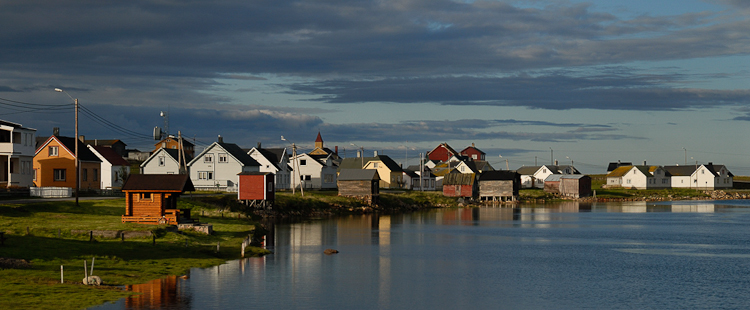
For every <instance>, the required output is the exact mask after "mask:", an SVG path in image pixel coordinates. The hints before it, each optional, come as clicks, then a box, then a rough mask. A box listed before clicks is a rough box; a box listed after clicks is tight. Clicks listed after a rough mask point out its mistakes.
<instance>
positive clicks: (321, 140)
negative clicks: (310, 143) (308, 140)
mask: <svg viewBox="0 0 750 310" xmlns="http://www.w3.org/2000/svg"><path fill="white" fill-rule="evenodd" d="M315 142H323V138H322V137H321V136H320V131H318V138H317V139H315Z"/></svg>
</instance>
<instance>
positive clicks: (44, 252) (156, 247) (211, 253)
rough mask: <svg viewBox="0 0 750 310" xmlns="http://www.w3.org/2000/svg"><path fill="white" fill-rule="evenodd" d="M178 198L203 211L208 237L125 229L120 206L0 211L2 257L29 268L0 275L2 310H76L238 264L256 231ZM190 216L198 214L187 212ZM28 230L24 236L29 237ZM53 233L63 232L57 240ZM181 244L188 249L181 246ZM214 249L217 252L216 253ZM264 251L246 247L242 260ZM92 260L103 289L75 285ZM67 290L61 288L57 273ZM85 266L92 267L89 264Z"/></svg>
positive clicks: (84, 203)
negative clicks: (148, 285) (136, 234)
mask: <svg viewBox="0 0 750 310" xmlns="http://www.w3.org/2000/svg"><path fill="white" fill-rule="evenodd" d="M194 204H195V203H194V202H192V201H189V200H185V199H183V200H182V201H180V202H179V205H180V207H181V208H191V209H192V208H193V207H197V208H198V211H200V209H201V208H202V209H203V211H208V212H204V213H206V216H204V217H201V222H208V223H211V224H212V225H213V228H214V232H215V233H214V234H213V235H210V236H209V235H204V234H201V233H198V232H179V233H178V232H170V231H167V230H166V229H165V227H163V226H153V225H138V224H130V223H127V224H123V223H121V220H120V216H121V215H122V214H123V212H124V199H114V200H97V201H81V202H80V206H78V207H76V206H75V204H74V203H73V202H54V203H34V204H25V205H0V230H2V231H4V232H5V234H6V238H7V240H6V241H5V245H3V246H0V257H4V258H16V259H26V260H29V261H30V262H31V267H30V268H22V269H3V270H0V292H1V293H0V309H27V308H43V309H45V308H56V309H81V308H84V307H87V306H91V305H96V304H101V303H104V302H106V301H111V300H116V299H119V298H122V297H124V296H127V295H128V294H129V293H127V292H124V291H122V290H121V289H119V288H117V287H115V286H117V285H127V284H138V283H144V282H147V281H149V280H152V279H157V278H161V277H165V276H168V275H181V274H185V273H186V272H187V271H188V270H189V269H190V268H192V267H208V266H214V265H218V264H221V263H223V262H225V261H227V260H230V259H237V258H239V257H240V245H241V243H242V240H243V239H244V238H246V237H247V236H248V235H250V234H253V233H254V231H255V225H254V223H253V222H251V220H249V219H247V218H246V217H242V218H240V219H238V218H237V214H239V213H236V212H230V211H225V212H224V214H225V217H224V218H222V217H221V216H220V214H221V211H218V208H217V207H216V206H212V205H204V206H196V205H194ZM192 212H193V214H194V215H195V212H196V210H193V211H192ZM27 229H28V232H29V233H30V234H28V235H27ZM72 229H81V230H125V231H144V230H145V231H152V232H154V234H155V235H156V236H157V238H156V244H153V240H152V238H151V237H147V238H135V239H126V240H125V242H122V241H121V240H120V239H104V238H99V237H97V238H95V241H94V242H90V241H89V236H88V235H74V234H71V233H70V231H71V230H72ZM58 230H59V231H60V233H61V236H60V238H58ZM186 242H187V247H186ZM217 242H218V243H220V245H221V252H219V253H216V244H217ZM264 251H265V250H262V249H259V248H248V249H247V250H246V255H261V254H264V253H265V252H264ZM93 257H96V261H95V266H94V274H95V275H97V276H100V277H101V278H102V280H103V281H104V282H105V284H107V285H106V286H103V287H92V286H84V285H81V284H79V283H80V282H81V280H82V279H83V276H84V272H83V261H84V260H87V261H88V262H89V264H90V263H91V259H92V258H93ZM61 265H63V266H64V270H65V283H64V284H60V266H61ZM89 266H90V265H89Z"/></svg>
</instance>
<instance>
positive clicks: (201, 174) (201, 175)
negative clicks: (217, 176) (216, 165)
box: [198, 171, 214, 180]
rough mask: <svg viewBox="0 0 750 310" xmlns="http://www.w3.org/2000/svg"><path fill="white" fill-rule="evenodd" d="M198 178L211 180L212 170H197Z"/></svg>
mask: <svg viewBox="0 0 750 310" xmlns="http://www.w3.org/2000/svg"><path fill="white" fill-rule="evenodd" d="M198 179H200V180H213V179H214V173H213V172H212V171H198Z"/></svg>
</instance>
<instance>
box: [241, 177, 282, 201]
mask: <svg viewBox="0 0 750 310" xmlns="http://www.w3.org/2000/svg"><path fill="white" fill-rule="evenodd" d="M274 179H275V178H274V175H273V174H268V175H240V176H239V189H238V191H237V198H238V199H239V200H274ZM269 183H270V184H269Z"/></svg>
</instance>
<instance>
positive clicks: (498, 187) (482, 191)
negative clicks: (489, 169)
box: [479, 180, 518, 197]
mask: <svg viewBox="0 0 750 310" xmlns="http://www.w3.org/2000/svg"><path fill="white" fill-rule="evenodd" d="M517 194H518V193H517V191H516V190H515V189H514V188H513V181H512V180H490V181H479V197H513V196H515V195H517Z"/></svg>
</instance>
